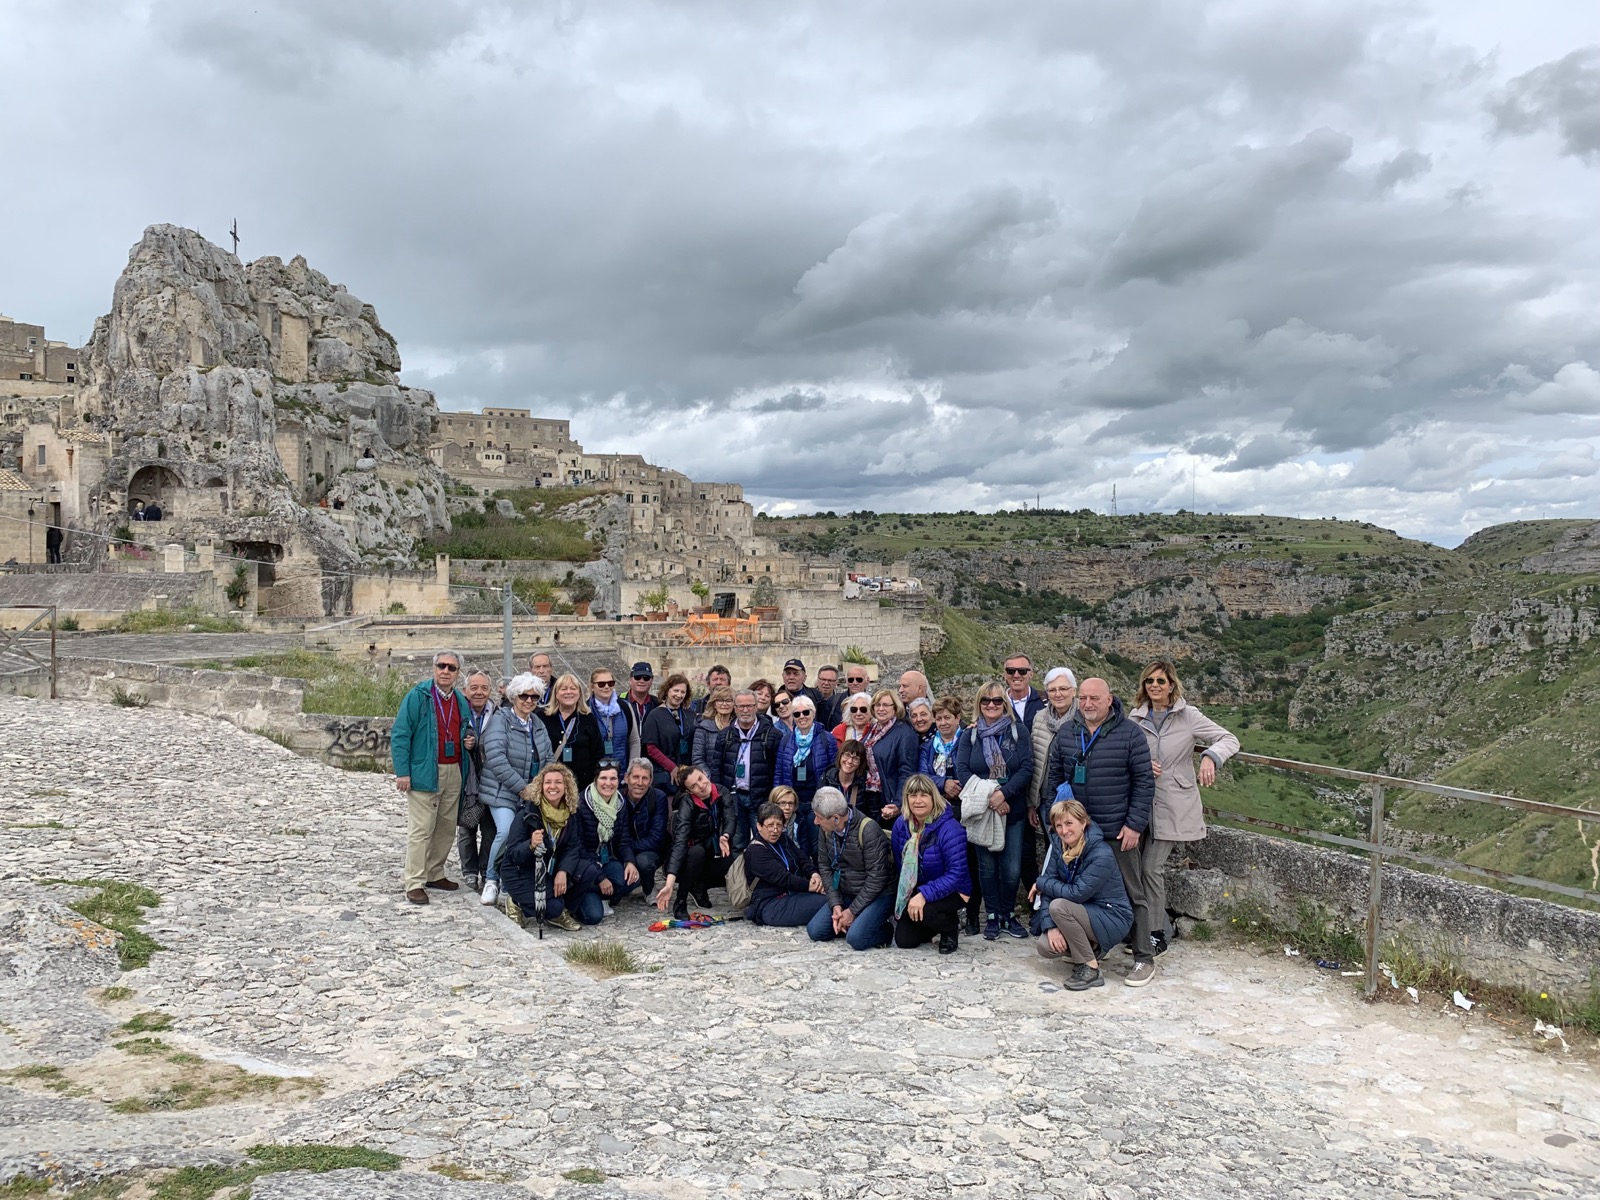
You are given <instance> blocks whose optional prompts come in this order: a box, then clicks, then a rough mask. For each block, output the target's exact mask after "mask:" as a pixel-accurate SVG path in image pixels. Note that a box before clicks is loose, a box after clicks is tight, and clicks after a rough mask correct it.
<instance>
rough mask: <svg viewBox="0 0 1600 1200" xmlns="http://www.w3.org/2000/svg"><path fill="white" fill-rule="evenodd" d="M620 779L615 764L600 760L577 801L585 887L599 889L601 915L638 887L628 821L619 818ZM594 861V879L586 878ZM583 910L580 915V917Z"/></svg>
mask: <svg viewBox="0 0 1600 1200" xmlns="http://www.w3.org/2000/svg"><path fill="white" fill-rule="evenodd" d="M623 804H624V800H623V796H622V780H621V774H620V771H619V769H618V767H617V764H616V763H614V762H612V761H611V760H610V759H609V758H606V759H601V760H600V769H599V770H598V771H596V772H595V777H594V782H593V783H591V784H590V785H589V786H588V787H586V788H584V789H583V796H582V797H581V799H580V800H579V801H578V835H579V839H580V843H581V845H582V848H583V854H584V868H583V870H584V875H585V878H584V879H583V880H580V881H579V887H580V888H581V889H582V890H584V891H587V890H590V889H594V890H596V891H598V893H599V895H600V901H601V909H602V914H603V915H605V916H610V915H611V906H612V905H613V904H615V903H616V902H617V901H618V900H620V899H622V897H624V896H626V895H627V894H628V893H629V892H631V891H633V889H634V888H636V887H638V886H639V868H638V867H637V866H635V865H634V862H633V857H634V851H633V843H632V841H631V840H630V838H629V823H628V822H627V821H625V820H622V819H621V817H622V806H623ZM591 863H592V864H593V868H594V870H593V879H592V880H590V879H588V878H587V876H588V874H589V865H590V864H591ZM582 915H583V914H582V913H581V912H580V913H579V918H580V919H582Z"/></svg>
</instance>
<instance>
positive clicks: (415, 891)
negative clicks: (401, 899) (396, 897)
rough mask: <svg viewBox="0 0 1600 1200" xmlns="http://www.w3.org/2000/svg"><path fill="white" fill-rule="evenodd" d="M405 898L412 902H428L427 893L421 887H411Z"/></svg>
mask: <svg viewBox="0 0 1600 1200" xmlns="http://www.w3.org/2000/svg"><path fill="white" fill-rule="evenodd" d="M406 899H407V900H409V901H411V903H413V904H426V903H427V902H428V893H427V892H425V891H423V890H422V889H421V888H412V889H411V890H410V891H409V892H407V893H406Z"/></svg>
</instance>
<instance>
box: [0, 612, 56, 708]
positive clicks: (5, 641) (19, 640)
mask: <svg viewBox="0 0 1600 1200" xmlns="http://www.w3.org/2000/svg"><path fill="white" fill-rule="evenodd" d="M16 609H22V610H23V611H25V612H33V611H34V610H38V613H39V615H38V616H36V617H34V619H33V620H31V621H29V622H28V623H27V624H26V625H24V626H23V627H22V628H21V629H0V675H31V674H33V673H34V672H35V671H48V672H49V674H50V699H52V700H54V699H55V698H56V606H55V605H54V604H5V605H0V612H10V611H13V610H16ZM41 621H48V622H49V623H50V625H49V629H50V653H49V657H48V658H43V657H41V655H42V654H43V652H44V647H43V642H44V634H43V633H42V632H39V633H35V632H34V631H35V630H37V629H38V628H39V623H40V622H41ZM30 633H32V634H33V635H34V636H33V637H32V638H30V637H29V636H28V635H29V634H30Z"/></svg>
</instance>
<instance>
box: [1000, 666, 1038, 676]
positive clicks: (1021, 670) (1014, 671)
mask: <svg viewBox="0 0 1600 1200" xmlns="http://www.w3.org/2000/svg"><path fill="white" fill-rule="evenodd" d="M1006 674H1007V675H1032V674H1033V668H1032V667H1007V668H1006Z"/></svg>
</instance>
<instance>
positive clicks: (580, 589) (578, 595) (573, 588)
mask: <svg viewBox="0 0 1600 1200" xmlns="http://www.w3.org/2000/svg"><path fill="white" fill-rule="evenodd" d="M596 590H597V589H596V588H595V586H594V580H592V579H585V578H583V577H581V576H580V577H578V578H576V579H574V580H572V582H571V583H569V584H568V585H567V595H568V596H569V597H570V598H571V600H572V602H573V603H574V604H587V603H588V602H589V601H591V600H593V599H594V598H595V593H596Z"/></svg>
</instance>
